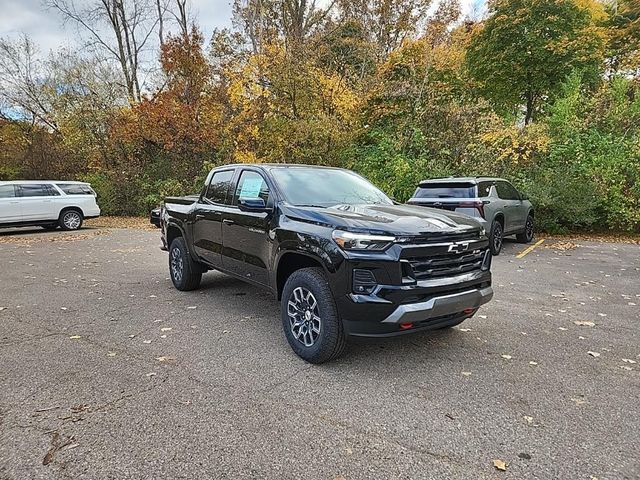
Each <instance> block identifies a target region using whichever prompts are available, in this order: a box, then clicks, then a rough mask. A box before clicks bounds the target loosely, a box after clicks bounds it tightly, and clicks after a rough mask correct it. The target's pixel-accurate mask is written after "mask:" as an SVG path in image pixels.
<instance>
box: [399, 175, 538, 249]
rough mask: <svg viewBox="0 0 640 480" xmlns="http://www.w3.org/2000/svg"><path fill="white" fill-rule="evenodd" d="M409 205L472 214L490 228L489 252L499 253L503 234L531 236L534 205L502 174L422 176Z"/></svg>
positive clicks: (527, 238)
mask: <svg viewBox="0 0 640 480" xmlns="http://www.w3.org/2000/svg"><path fill="white" fill-rule="evenodd" d="M407 203H409V204H411V205H422V206H425V207H435V208H442V209H444V210H450V211H455V212H458V213H464V214H466V215H469V216H471V217H474V218H475V219H476V220H478V221H479V222H480V223H482V224H483V225H484V227H485V228H486V230H487V232H489V239H490V240H491V241H490V247H491V252H492V253H493V254H494V255H498V254H499V253H500V250H502V240H503V238H504V237H505V236H506V235H514V234H515V236H516V239H517V240H518V241H519V242H523V243H529V242H530V241H531V240H532V239H533V218H534V217H533V205H531V202H530V201H529V200H527V198H526V197H524V196H523V195H521V194H520V193H519V192H518V191H517V190H516V189H515V188H514V186H513V185H511V184H510V183H509V182H507V181H506V180H504V179H502V178H490V177H449V178H438V179H433V180H423V181H422V182H420V184H419V185H418V188H417V189H416V191H415V193H414V194H413V197H412V198H411V199H409V202H407Z"/></svg>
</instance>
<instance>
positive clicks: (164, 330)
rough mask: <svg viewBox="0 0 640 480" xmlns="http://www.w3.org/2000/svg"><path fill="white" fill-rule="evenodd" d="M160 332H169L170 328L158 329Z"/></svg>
mask: <svg viewBox="0 0 640 480" xmlns="http://www.w3.org/2000/svg"><path fill="white" fill-rule="evenodd" d="M160 331H161V332H170V331H171V327H162V328H161V329H160Z"/></svg>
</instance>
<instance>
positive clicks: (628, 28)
mask: <svg viewBox="0 0 640 480" xmlns="http://www.w3.org/2000/svg"><path fill="white" fill-rule="evenodd" d="M608 11H609V15H610V17H609V21H608V22H607V26H608V27H609V32H608V33H609V35H608V40H609V42H608V49H607V50H608V52H607V53H608V59H609V67H610V69H611V71H612V72H613V73H616V72H620V71H622V72H624V73H629V74H632V75H636V76H640V1H638V0H619V1H615V2H613V3H611V4H609V6H608Z"/></svg>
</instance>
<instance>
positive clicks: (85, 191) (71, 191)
mask: <svg viewBox="0 0 640 480" xmlns="http://www.w3.org/2000/svg"><path fill="white" fill-rule="evenodd" d="M56 186H57V187H58V188H59V189H60V190H62V191H63V192H64V193H66V194H67V195H95V193H94V191H93V189H92V188H91V187H90V186H89V185H78V184H75V183H56Z"/></svg>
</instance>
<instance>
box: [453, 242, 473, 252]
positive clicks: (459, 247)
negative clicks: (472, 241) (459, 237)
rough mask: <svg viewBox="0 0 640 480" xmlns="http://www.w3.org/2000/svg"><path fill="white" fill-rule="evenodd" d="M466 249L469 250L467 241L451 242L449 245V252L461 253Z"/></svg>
mask: <svg viewBox="0 0 640 480" xmlns="http://www.w3.org/2000/svg"><path fill="white" fill-rule="evenodd" d="M467 250H469V242H459V243H452V244H451V245H449V252H451V253H462V252H466V251H467Z"/></svg>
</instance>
